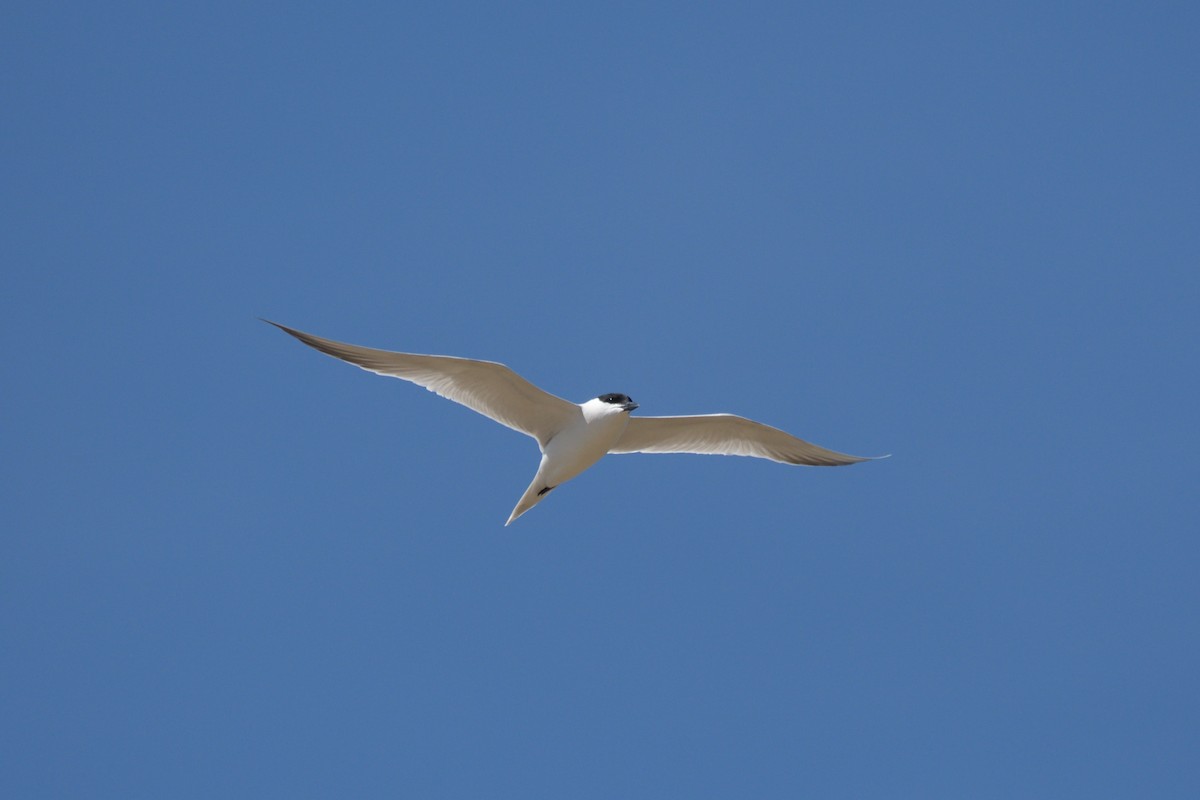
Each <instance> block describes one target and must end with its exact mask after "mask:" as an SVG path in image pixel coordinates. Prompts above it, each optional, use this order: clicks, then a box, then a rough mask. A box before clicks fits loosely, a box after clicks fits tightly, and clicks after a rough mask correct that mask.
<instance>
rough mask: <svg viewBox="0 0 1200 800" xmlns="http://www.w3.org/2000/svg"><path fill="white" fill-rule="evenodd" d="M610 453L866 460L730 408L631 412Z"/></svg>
mask: <svg viewBox="0 0 1200 800" xmlns="http://www.w3.org/2000/svg"><path fill="white" fill-rule="evenodd" d="M609 452H610V453H708V454H712V455H724V456H754V457H756V458H769V459H771V460H772V461H779V462H782V463H784V464H808V465H811V466H818V467H837V466H841V465H843V464H854V463H857V462H859V461H870V460H871V459H870V458H864V457H862V456H850V455H846V454H845V453H835V452H834V451H832V450H826V449H825V448H824V447H818V446H817V445H815V444H811V443H810V442H806V441H804V440H803V439H797V438H796V437H795V436H792V435H791V434H790V433H784V432H783V431H781V430H779V429H778V428H772V427H771V426H770V425H764V424H762V423H761V422H755V421H754V420H752V419H746V418H745V417H738V416H735V415H733V414H704V415H701V416H694V417H631V418H630V420H629V425H628V426H627V427H626V428H625V432H624V433H623V434H621V438H620V439H618V440H617V443H616V445H614V446H613V448H612V449H611V450H609Z"/></svg>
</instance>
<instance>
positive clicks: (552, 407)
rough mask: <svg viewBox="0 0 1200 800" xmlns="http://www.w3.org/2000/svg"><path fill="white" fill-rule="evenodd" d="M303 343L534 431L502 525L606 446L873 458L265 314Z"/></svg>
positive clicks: (805, 459)
mask: <svg viewBox="0 0 1200 800" xmlns="http://www.w3.org/2000/svg"><path fill="white" fill-rule="evenodd" d="M263 322H268V323H270V324H271V325H274V326H275V327H276V328H279V329H280V330H282V331H284V332H285V333H288V334H291V335H292V336H294V337H296V338H297V339H299V340H300V341H302V342H304V343H305V344H306V345H308V346H309V347H312V348H315V349H317V350H320V351H321V352H322V353H326V354H328V355H331V356H333V357H334V358H340V359H341V360H342V361H346V362H349V363H351V364H354V365H355V366H358V367H362V368H363V369H365V370H368V371H370V372H374V373H376V374H378V375H387V376H390V377H393V378H400V379H402V380H406V381H411V382H412V383H415V384H417V385H418V386H424V387H425V388H426V389H428V390H429V391H431V392H434V393H436V394H439V395H441V396H442V397H445V398H446V399H448V400H453V401H454V402H456V403H461V404H462V405H464V406H466V407H467V408H470V409H472V410H473V411H478V412H479V413H480V414H483V415H484V416H485V417H490V418H492V419H494V420H495V421H496V422H499V423H500V424H501V425H507V426H508V427H510V428H512V429H513V430H515V431H520V432H521V433H524V434H527V435H529V436H532V437H533V438H534V439H537V443H538V447H540V448H541V450H542V461H541V463H540V464H539V465H538V470H537V474H536V475H534V476H533V482H532V483H530V484H529V488H528V489H526V490H525V494H523V495H521V499H520V501H519V502H518V503H517V507H516V508H514V509H513V512H512V514H511V515H510V516H509V518H508V522H506V523H504V524H505V526H507V525H509V524H510V523H512V521H513V520H515V519H516V518H517V517H519V516H521V515H522V514H524V513H525V512H526V511H528V510H529V509H531V508H533V507H534V506H536V505H537V504H538V503H540V502H541V501H542V499H543V498H544V497H545V496H546V495H547V494H548V493H549V492H550V490H551V489H554V488H556V487H558V486H561V485H562V484H563V483H566V482H567V481H569V480H571V479H572V478H574V477H575V476H576V475H578V474H580V473H581V472H583V471H584V470H585V469H587V468H588V467H590V466H592V465H593V464H595V463H596V462H597V461H599V460H600V459H601V458H602V457H603V456H604V455H606V454H608V453H709V454H714V455H727V456H755V457H757V458H768V459H770V460H772V461H778V462H780V463H783V464H805V465H809V466H817V467H837V466H842V465H844V464H855V463H857V462H859V461H870V460H871V459H870V458H865V457H862V456H850V455H846V454H845V453H836V452H834V451H833V450H826V449H825V448H824V447H818V446H817V445H815V444H811V443H809V442H806V441H804V440H803V439H797V438H796V437H795V436H792V435H791V434H789V433H784V432H783V431H781V430H779V429H778V428H772V427H771V426H770V425H764V424H762V423H761V422H755V421H754V420H750V419H746V418H745V417H739V416H735V415H733V414H702V415H699V416H689V417H630V415H629V412H631V411H633V410H634V409H635V408H637V407H638V404H637V403H635V402H633V400H631V399H630V398H629V395H626V394H619V393H616V392H612V393H609V394H602V395H600V396H599V397H593V398H592V399H591V400H588V401H587V402H586V403H582V404H578V405H577V404H575V403H572V402H569V401H567V400H563V399H562V398H560V397H555V396H554V395H552V394H550V393H548V392H545V391H542V390H541V389H539V388H538V387H536V386H534V385H533V384H532V383H530V382H529V381H527V380H525V379H524V378H522V377H521V376H520V375H518V374H517V373H515V372H513V371H512V370H511V369H509V368H508V367H506V366H504V365H503V364H498V363H496V362H494V361H476V360H474V359H470V358H457V357H455V356H424V355H417V354H415V353H396V352H392V351H390V350H376V349H374V348H371V347H359V346H358V345H353V344H345V343H343V342H335V341H333V340H331V339H323V338H321V337H320V336H313V335H312V334H311V333H304V332H303V331H298V330H295V329H294V328H289V327H287V326H286V325H280V324H279V323H278V322H271V321H270V320H263Z"/></svg>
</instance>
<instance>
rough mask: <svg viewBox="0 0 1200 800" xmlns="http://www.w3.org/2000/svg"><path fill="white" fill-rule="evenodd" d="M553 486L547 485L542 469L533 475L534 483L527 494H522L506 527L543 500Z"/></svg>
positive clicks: (527, 490) (530, 485) (526, 491)
mask: <svg viewBox="0 0 1200 800" xmlns="http://www.w3.org/2000/svg"><path fill="white" fill-rule="evenodd" d="M553 488H554V487H553V486H548V485H546V480H545V479H544V478H543V477H542V471H541V470H540V469H539V470H538V474H537V475H534V476H533V483H531V484H529V488H528V489H526V490H525V494H523V495H521V499H520V500H519V501H518V502H517V507H516V508H514V509H513V512H512V515H511V516H510V517H509V518H508V522H506V523H504V527H506V528H507V527H508V526H509V525H511V524H512V521H513V520H515V519H516V518H517V517H519V516H521V515H522V514H524V513H525V512H526V511H528V510H529V509H531V508H533V507H534V506H536V505H537V504H538V503H540V502H542V500H544V499H545V497H546V495H548V494H550V490H551V489H553Z"/></svg>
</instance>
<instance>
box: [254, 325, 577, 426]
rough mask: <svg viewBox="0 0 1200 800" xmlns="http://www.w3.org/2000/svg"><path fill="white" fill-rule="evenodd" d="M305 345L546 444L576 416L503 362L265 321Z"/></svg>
mask: <svg viewBox="0 0 1200 800" xmlns="http://www.w3.org/2000/svg"><path fill="white" fill-rule="evenodd" d="M263 322H268V323H270V324H271V325H274V326H275V327H276V328H279V329H280V330H282V331H283V332H285V333H288V334H290V335H292V336H294V337H296V338H297V339H299V340H300V341H302V342H304V343H305V344H306V345H308V346H309V347H312V348H315V349H317V350H320V351H321V352H322V353H326V354H328V355H331V356H333V357H334V358H340V359H341V360H342V361H347V362H349V363H351V364H354V365H355V366H359V367H362V368H363V369H365V370H368V371H370V372H374V373H376V374H377V375H387V376H389V377H392V378H400V379H401V380H406V381H411V382H412V383H415V384H417V385H418V386H424V387H425V388H426V389H428V390H429V391H431V392H434V393H436V394H439V395H441V396H442V397H445V398H446V399H448V400H453V401H454V402H456V403H461V404H462V405H464V406H466V407H467V408H469V409H471V410H472V411H478V412H479V413H480V414H483V415H484V416H485V417H490V418H491V419H494V420H495V421H496V422H499V423H500V424H501V425H506V426H508V427H509V428H512V429H513V430H515V431H520V432H521V433H524V434H528V435H529V436H532V437H533V438H534V439H537V441H538V444H539V445H541V446H542V447H545V446H546V442H548V441H550V439H551V438H552V437H553V436H554V434H556V433H558V432H559V431H560V430H562V429H563V428H564V427H565V426H566V425H567V424H568V423H569V422H570V421H571V419H572V418H573V417H574V416H576V415H578V414H579V413H580V411H579V406H577V405H575V404H574V403H571V402H568V401H566V400H563V399H562V398H561V397H555V396H554V395H552V394H550V393H549V392H545V391H542V390H541V389H539V388H538V387H536V386H534V385H533V384H532V383H530V382H529V381H527V380H525V379H524V378H522V377H521V376H520V375H518V374H517V373H515V372H513V371H512V370H511V369H509V368H508V367H506V366H504V365H503V364H497V363H496V362H494V361H476V360H474V359H470V358H455V357H454V356H425V355H417V354H415V353H394V352H392V351H390V350H376V349H374V348H371V347H359V346H358V345H353V344H345V343H344V342H335V341H333V340H332V339H323V338H321V337H320V336H313V335H312V334H311V333H304V332H303V331H298V330H295V329H293V328H289V327H287V326H285V325H280V324H279V323H278V322H271V321H270V320H269V319H268V320H263Z"/></svg>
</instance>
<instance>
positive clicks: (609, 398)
mask: <svg viewBox="0 0 1200 800" xmlns="http://www.w3.org/2000/svg"><path fill="white" fill-rule="evenodd" d="M588 405H595V406H596V408H597V410H599V411H604V412H607V413H620V412H624V413H626V414H628V413H629V412H630V411H633V410H634V409H635V408H637V407H638V404H637V403H635V402H633V400H631V399H630V397H629V395H627V394H618V393H617V392H610V393H608V394H602V395H600V396H599V397H597V398H595V399H593V400H588Z"/></svg>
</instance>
